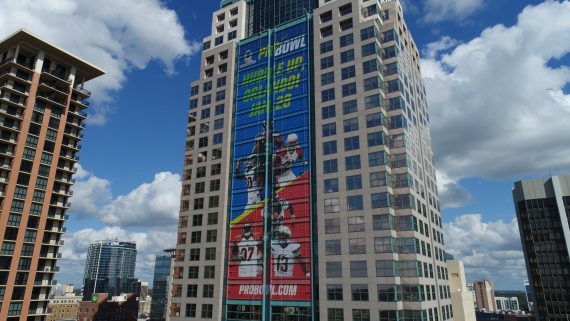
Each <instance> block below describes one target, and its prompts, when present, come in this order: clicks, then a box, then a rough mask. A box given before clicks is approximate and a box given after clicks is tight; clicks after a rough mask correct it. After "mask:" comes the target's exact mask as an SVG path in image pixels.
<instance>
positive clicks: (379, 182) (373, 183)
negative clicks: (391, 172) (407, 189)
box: [370, 172, 389, 187]
mask: <svg viewBox="0 0 570 321" xmlns="http://www.w3.org/2000/svg"><path fill="white" fill-rule="evenodd" d="M388 183H389V180H388V174H387V173H386V172H375V173H370V187H380V186H388Z"/></svg>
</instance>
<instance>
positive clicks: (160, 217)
mask: <svg viewBox="0 0 570 321" xmlns="http://www.w3.org/2000/svg"><path fill="white" fill-rule="evenodd" d="M78 174H79V175H78V179H77V182H76V184H75V185H74V186H73V197H72V198H71V205H72V208H71V210H70V212H71V213H72V215H73V217H74V218H75V217H77V218H80V219H85V218H92V219H96V220H99V221H100V222H102V223H104V224H107V225H109V226H120V227H155V226H168V225H172V224H175V223H176V222H177V220H178V210H179V205H180V191H181V189H182V183H181V177H180V175H178V174H173V173H170V172H162V173H158V174H156V175H155V176H154V179H153V181H152V182H150V183H143V184H141V185H139V186H138V187H136V188H135V189H133V190H132V191H130V192H129V193H127V194H126V195H119V196H117V197H113V195H112V193H111V189H110V186H111V182H110V181H108V180H106V179H102V178H99V177H97V176H94V175H92V174H91V173H89V172H88V171H86V170H85V169H83V168H82V167H81V166H79V168H78Z"/></svg>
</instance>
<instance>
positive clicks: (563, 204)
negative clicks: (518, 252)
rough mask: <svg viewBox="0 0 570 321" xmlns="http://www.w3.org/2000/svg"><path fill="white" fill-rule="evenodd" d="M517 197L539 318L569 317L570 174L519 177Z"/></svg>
mask: <svg viewBox="0 0 570 321" xmlns="http://www.w3.org/2000/svg"><path fill="white" fill-rule="evenodd" d="M513 199H514V203H515V209H516V211H517V219H518V222H519V230H520V233H521V241H522V246H523V251H524V256H525V260H526V266H527V272H528V277H529V281H530V282H529V283H530V287H531V288H532V291H531V293H532V294H534V295H532V294H531V296H532V297H534V312H535V315H536V320H537V321H559V320H568V319H570V225H569V224H568V221H569V217H570V176H552V177H549V178H543V179H536V180H528V181H518V182H516V183H515V186H514V189H513Z"/></svg>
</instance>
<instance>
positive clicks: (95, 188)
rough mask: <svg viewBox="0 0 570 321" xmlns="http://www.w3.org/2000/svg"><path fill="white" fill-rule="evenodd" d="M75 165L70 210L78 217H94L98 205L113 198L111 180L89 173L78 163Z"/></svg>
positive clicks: (96, 213)
mask: <svg viewBox="0 0 570 321" xmlns="http://www.w3.org/2000/svg"><path fill="white" fill-rule="evenodd" d="M76 167H77V174H76V175H75V179H76V183H75V185H73V188H72V190H73V196H72V197H71V200H70V201H71V209H70V211H71V212H72V213H73V214H75V215H76V216H77V217H79V218H86V217H96V216H97V215H98V211H99V207H100V206H101V205H102V204H105V203H107V202H109V201H111V200H112V199H113V196H112V194H111V190H110V185H111V182H109V181H108V180H106V179H102V178H99V177H97V176H93V175H91V173H89V172H88V171H86V170H84V169H83V167H81V165H79V164H78V165H76Z"/></svg>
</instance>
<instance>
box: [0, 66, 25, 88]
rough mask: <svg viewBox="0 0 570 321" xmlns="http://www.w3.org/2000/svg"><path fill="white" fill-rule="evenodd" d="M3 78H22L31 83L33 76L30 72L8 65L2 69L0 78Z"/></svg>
mask: <svg viewBox="0 0 570 321" xmlns="http://www.w3.org/2000/svg"><path fill="white" fill-rule="evenodd" d="M2 79H13V80H21V81H25V82H26V83H28V84H30V82H31V80H32V77H31V75H30V74H29V73H26V72H24V71H21V70H19V69H16V71H15V72H14V69H12V67H11V66H7V67H4V68H2V70H0V80H2Z"/></svg>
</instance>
